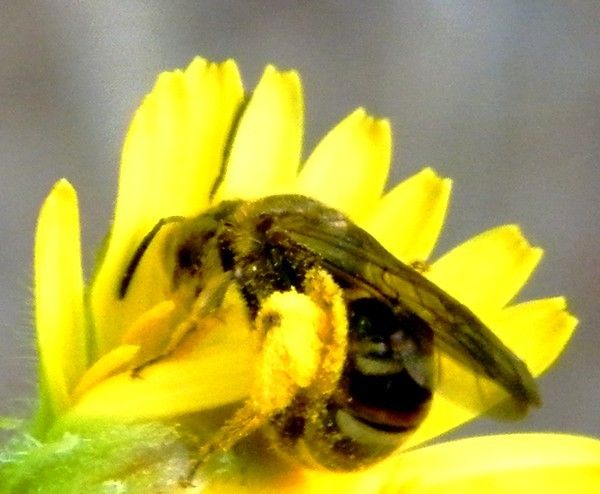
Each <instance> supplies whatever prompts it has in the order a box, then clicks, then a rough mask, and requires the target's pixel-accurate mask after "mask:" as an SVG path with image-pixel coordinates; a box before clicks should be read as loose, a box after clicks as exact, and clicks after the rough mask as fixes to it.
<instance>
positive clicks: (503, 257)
mask: <svg viewBox="0 0 600 494" xmlns="http://www.w3.org/2000/svg"><path fill="white" fill-rule="evenodd" d="M302 138H303V99H302V89H301V84H300V80H299V76H298V74H297V73H296V72H294V71H290V72H280V71H278V70H277V69H275V68H274V67H272V66H269V67H267V68H266V70H265V72H264V74H263V76H262V78H261V80H260V82H259V83H258V85H257V87H256V88H255V90H254V91H253V93H252V94H251V95H245V93H244V89H243V86H242V83H241V79H240V76H239V73H238V69H237V67H236V65H235V63H234V62H233V61H227V62H224V63H221V64H214V63H209V62H207V61H205V60H202V59H199V58H197V59H195V60H194V61H193V62H192V63H191V64H190V66H189V67H188V68H187V69H186V70H185V71H174V72H168V73H163V74H161V75H160V77H159V78H158V81H157V83H156V86H155V87H154V89H153V90H152V92H151V93H150V94H149V95H148V96H147V97H146V98H145V99H144V101H143V103H142V105H141V106H140V108H139V109H138V111H137V113H136V115H135V117H134V119H133V122H132V124H131V127H130V129H129V132H128V134H127V138H126V140H125V144H124V148H123V154H122V162H121V172H120V179H119V190H118V195H117V201H116V206H115V214H114V221H113V224H112V227H111V230H110V235H109V236H108V239H107V241H106V245H104V247H103V249H102V252H101V255H100V256H99V261H98V265H97V266H96V271H95V274H94V277H93V279H92V281H91V283H90V284H89V285H88V286H86V285H85V284H84V282H83V277H82V270H81V254H80V242H79V218H78V206H77V198H76V194H75V191H74V190H73V188H72V187H71V186H70V185H69V183H68V182H67V181H66V180H61V181H59V182H58V183H57V184H56V185H55V187H54V188H53V190H52V191H51V193H50V195H49V197H48V198H47V199H46V201H45V203H44V205H43V207H42V210H41V213H40V217H39V223H38V228H37V234H36V242H35V315H36V328H37V340H38V347H39V354H40V382H41V406H40V411H39V413H38V417H37V424H36V430H37V431H38V435H40V436H43V434H44V432H43V431H47V430H50V429H52V428H53V427H55V428H56V427H57V424H59V425H60V427H59V428H60V429H61V430H63V431H64V430H67V431H68V430H69V429H70V428H72V427H75V424H80V423H81V422H85V421H86V420H90V421H91V420H98V419H100V420H109V421H112V422H114V423H138V424H139V423H141V422H142V423H143V422H152V421H158V420H160V421H163V420H167V421H172V422H185V421H186V419H185V417H186V416H191V414H198V413H201V414H202V413H203V414H204V415H201V416H202V417H204V418H202V419H194V420H198V421H202V420H205V421H206V424H205V425H204V427H205V428H208V429H209V432H208V433H207V432H206V430H203V432H202V434H204V436H203V437H205V436H206V435H207V434H208V435H210V434H211V432H210V430H211V429H210V427H211V424H213V423H214V422H211V420H213V421H214V417H213V418H206V417H211V416H210V415H209V412H210V411H212V410H215V409H216V410H219V413H220V414H221V415H222V414H229V415H231V413H232V412H231V407H228V406H229V405H232V404H237V403H240V402H243V400H244V399H246V398H248V396H249V394H250V393H255V394H253V395H252V396H258V394H260V393H262V394H260V396H261V397H262V398H261V400H263V401H262V402H261V403H263V404H264V403H267V402H268V403H270V405H269V406H266V405H265V407H266V408H265V409H264V410H270V409H275V408H276V407H277V406H279V405H277V403H279V402H280V401H281V400H283V402H284V403H285V402H286V400H288V399H289V396H288V395H286V394H285V393H283V392H280V391H279V388H278V386H279V385H282V384H281V383H282V382H283V381H285V379H286V378H288V377H289V376H288V375H284V376H283V377H281V378H279V377H277V378H274V377H273V375H271V374H272V373H270V372H267V373H266V374H265V375H264V376H263V377H264V379H263V380H260V379H259V378H257V377H256V376H257V375H258V374H257V373H256V372H255V369H256V367H257V365H266V366H267V368H268V369H271V370H272V367H273V366H274V365H275V364H269V363H268V362H267V364H265V362H266V361H268V358H267V357H265V356H264V355H261V349H260V347H257V346H256V341H255V336H254V335H253V331H251V328H250V326H251V323H250V322H249V320H248V316H247V313H246V310H245V307H244V304H243V303H241V302H240V300H239V299H238V298H236V294H235V293H230V292H229V291H228V292H227V294H226V295H225V296H224V298H223V300H222V301H221V302H222V303H219V304H218V305H219V310H218V312H219V314H218V317H215V316H214V314H212V313H211V314H210V317H209V316H206V317H204V316H203V313H202V312H201V311H198V313H197V314H195V315H194V314H192V315H190V312H189V310H193V309H194V308H197V307H198V305H200V306H202V304H205V305H206V304H210V303H211V301H210V300H202V294H201V295H200V296H199V299H200V300H201V301H200V302H197V301H194V303H195V305H192V306H191V308H190V305H186V303H184V302H183V301H182V300H183V299H182V298H181V295H180V294H174V293H173V291H172V274H173V273H172V272H169V269H168V268H166V267H165V259H164V256H163V254H162V253H163V249H164V246H165V245H166V244H167V243H168V241H169V233H170V232H171V230H170V227H169V225H167V226H165V227H164V228H162V229H160V231H159V232H158V234H157V235H156V237H154V238H153V239H152V240H151V241H150V243H149V244H148V248H147V250H146V251H145V252H143V256H142V257H141V258H140V260H139V264H137V265H135V270H134V271H132V272H131V273H129V274H126V273H127V272H128V271H127V270H128V266H129V267H131V259H132V258H133V257H134V255H135V254H136V251H138V248H139V246H140V244H141V243H142V242H144V239H148V240H149V237H147V235H148V233H149V232H150V231H151V230H152V229H153V228H154V227H155V225H157V223H158V222H159V220H161V219H163V218H168V217H174V216H177V217H186V218H193V217H196V216H198V215H199V214H201V213H202V212H203V211H205V210H206V209H207V208H209V207H211V206H214V205H216V204H219V203H220V202H221V201H224V200H228V199H257V198H260V197H264V196H269V195H274V194H282V193H295V194H302V195H305V196H309V197H312V198H315V199H317V200H319V201H321V202H323V203H325V204H327V205H329V206H331V207H333V208H336V209H338V210H339V211H341V212H343V213H345V214H346V215H347V216H348V217H349V218H350V219H352V220H353V221H354V222H355V223H356V224H357V225H359V226H360V227H362V228H363V229H365V230H366V231H367V232H369V233H371V234H372V235H373V236H374V237H375V238H376V239H377V240H378V241H379V242H380V243H381V244H382V245H383V246H384V247H385V248H386V249H387V250H388V251H389V252H391V253H392V254H393V255H395V256H396V257H397V258H399V259H400V260H402V261H403V262H405V263H407V264H410V263H420V264H421V265H424V264H423V263H427V264H426V266H427V269H426V270H425V275H426V276H427V277H428V278H429V279H430V280H431V281H433V282H434V283H435V284H436V285H438V286H439V287H440V288H442V289H443V290H444V291H446V292H447V293H448V294H450V295H452V296H453V297H454V298H456V299H457V300H459V301H460V302H461V303H462V304H464V305H466V306H468V307H469V308H470V309H471V310H472V311H473V312H474V313H475V314H476V315H477V316H478V317H479V318H480V319H481V320H482V321H484V322H485V323H486V324H487V325H488V326H489V327H490V328H491V329H492V330H493V331H494V332H495V333H496V335H498V336H499V337H500V338H501V340H502V341H503V342H504V343H505V344H506V345H507V346H508V347H509V348H510V349H511V350H512V351H513V352H514V353H515V354H516V355H518V356H519V357H520V358H521V359H522V360H524V361H525V362H526V363H527V366H528V367H529V369H530V371H531V372H532V374H534V375H536V376H537V375H539V374H540V373H542V372H543V371H544V370H545V369H547V368H548V367H549V366H550V365H551V364H552V363H553V362H554V360H555V359H556V358H557V356H558V355H559V354H560V352H561V351H562V349H563V347H564V346H565V344H566V343H567V341H568V340H569V338H570V336H571V334H572V332H573V330H574V328H575V326H576V323H577V321H576V319H575V318H574V317H572V316H571V315H570V314H569V313H568V312H567V311H566V310H565V300H564V299H563V298H562V297H555V298H547V299H540V300H533V301H529V302H525V303H519V304H517V305H508V304H509V303H510V301H511V300H512V299H513V298H514V297H515V295H516V294H517V293H518V291H519V290H520V289H521V287H522V286H523V285H524V284H525V282H526V281H527V279H528V277H529V276H530V274H531V273H532V272H533V270H534V269H535V267H536V265H537V263H538V261H539V260H540V258H541V253H542V252H541V250H540V249H539V248H535V247H532V246H530V245H529V244H528V242H527V241H526V240H525V239H524V237H523V236H522V234H521V232H520V230H519V228H518V227H516V226H513V225H507V226H500V227H496V228H493V229H491V230H488V231H486V232H484V233H482V234H480V235H478V236H476V237H474V238H472V239H470V240H468V241H466V242H465V243H464V244H462V245H460V246H458V247H456V248H455V249H453V250H452V251H450V252H449V253H447V254H445V255H444V256H442V257H441V258H439V259H436V260H434V261H430V260H429V256H430V254H431V252H432V250H433V248H434V246H435V243H436V241H437V238H438V236H439V233H440V231H441V228H442V224H443V221H444V217H445V214H446V209H447V205H448V200H449V196H450V186H451V182H450V180H449V179H446V178H441V177H439V176H438V175H437V174H436V173H435V172H434V171H433V170H432V169H429V168H426V169H424V170H423V171H421V172H420V173H418V174H416V175H414V176H412V177H410V178H408V179H407V180H405V181H404V182H402V183H400V184H398V185H397V186H396V187H394V188H393V189H392V190H391V191H389V192H387V193H384V185H385V181H386V178H387V173H388V170H389V166H390V160H391V133H390V126H389V123H388V121H387V120H381V119H377V118H374V117H371V116H369V115H368V114H367V113H366V112H365V111H364V110H363V109H358V110H356V111H355V112H353V113H352V114H350V115H349V116H348V117H346V118H345V119H344V120H343V121H342V122H340V123H339V124H338V125H337V126H336V127H334V128H333V129H332V130H331V131H330V132H329V133H328V134H327V135H326V136H325V137H324V139H323V140H322V141H321V142H320V143H319V145H318V146H317V147H316V149H315V150H314V151H313V152H312V153H311V154H310V156H309V157H308V159H307V160H306V161H305V162H304V163H301V152H302ZM415 265H417V264H415ZM127 276H129V277H130V280H128V281H130V283H129V285H128V286H127V290H126V296H123V295H124V294H123V293H120V287H121V288H122V285H123V280H124V278H126V277H127ZM302 296H303V295H302V294H295V293H294V294H290V296H289V297H287V298H285V297H284V298H285V301H282V302H278V301H277V300H274V301H272V303H273V304H275V305H276V307H279V308H283V311H284V312H285V314H286V315H287V316H290V315H292V316H293V317H291V316H290V317H288V319H289V320H290V321H291V322H290V323H289V324H290V325H292V326H293V325H294V324H297V325H305V326H303V327H310V326H311V325H312V324H315V323H314V321H315V320H316V319H314V317H319V314H320V312H319V310H318V308H317V309H315V308H314V306H315V303H314V299H311V300H304V299H302ZM338 298H339V297H338ZM185 300H188V299H185ZM332 300H334V301H336V300H338V299H336V295H335V294H333V295H332ZM277 304H279V305H277ZM303 304H304V305H303ZM341 310H342V311H343V308H342V309H341ZM311 311H313V312H311ZM296 315H297V317H296ZM313 316H314V317H313ZM338 316H339V314H338ZM331 317H332V320H334V321H335V320H336V319H335V316H334V315H332V316H331ZM311 318H312V319H311ZM190 320H191V321H192V322H193V325H194V329H195V330H196V331H193V334H190V333H192V332H190V331H189V330H188V329H186V323H189V322H190ZM286 324H287V323H286ZM340 324H341V323H340ZM309 331H310V330H309ZM273 334H275V332H274V333H273ZM290 334H291V333H289V332H288V333H285V332H283V333H282V335H283V336H282V337H281V338H283V339H285V338H287V337H288V336H289V335H290ZM274 337H275V336H274ZM317 343H318V342H317ZM277 345H279V346H271V347H269V348H282V346H281V345H283V347H284V348H288V349H289V348H304V347H306V350H301V349H298V350H297V353H298V355H292V356H289V355H288V356H287V357H286V358H288V357H289V359H290V360H291V361H292V362H293V364H294V365H297V367H298V368H297V369H296V370H294V371H289V372H288V371H285V372H284V374H286V372H287V373H288V374H289V373H293V378H294V379H295V380H298V381H301V380H302V379H304V378H305V377H306V376H308V378H310V377H311V376H314V375H315V372H316V371H315V370H314V366H315V365H319V363H318V362H317V363H315V361H314V360H311V358H310V355H311V352H313V351H314V349H311V348H309V347H310V346H311V345H312V343H311V342H306V341H304V340H302V341H293V342H289V341H288V342H285V343H281V342H278V343H277ZM157 357H158V358H157ZM259 358H263V361H262V363H261V364H258V363H257V362H258V360H259ZM273 358H274V359H275V361H276V362H277V363H280V362H281V360H277V359H281V358H282V357H281V355H275V356H274V357H273ZM151 359H156V361H153V363H152V364H151V365H146V364H145V363H147V362H148V361H149V360H151ZM140 365H144V367H143V369H142V371H141V372H142V375H141V376H140V377H139V378H135V377H134V376H132V369H134V368H136V367H137V366H140ZM269 366H270V367H269ZM311 366H313V367H311ZM440 366H441V370H440V373H441V374H442V375H444V376H449V379H448V380H447V384H442V386H457V385H461V386H462V385H464V386H465V387H466V388H465V391H464V393H468V392H469V389H470V388H468V386H476V385H477V383H476V382H475V380H473V381H472V382H470V381H469V380H468V379H467V378H466V374H465V372H464V370H462V369H461V368H459V367H458V366H456V365H455V364H453V363H452V361H450V360H449V359H442V360H441V362H440ZM257 379H258V381H257ZM261 379H262V378H261ZM282 380H283V381H282ZM257 382H259V384H258V385H257ZM267 382H268V383H269V384H275V389H274V390H271V388H269V385H268V384H266V383H267ZM282 386H283V385H282ZM267 391H269V392H270V394H269V395H268V397H267V396H266V394H265V393H266V392H267ZM271 391H272V392H271ZM287 392H289V393H292V392H293V390H292V391H289V390H288V391H287ZM474 392H475V391H474ZM281 393H283V394H281ZM498 399H499V398H498ZM269 407H271V408H269ZM259 408H260V407H259ZM264 410H263V411H264ZM207 414H208V415H207ZM476 414H477V412H476V411H475V410H474V409H471V408H469V407H463V406H461V405H460V404H459V403H455V402H454V401H451V400H450V399H448V398H447V395H446V394H444V393H435V395H434V398H433V403H432V407H431V411H430V413H429V415H428V416H427V418H426V419H425V421H424V422H423V423H422V425H421V426H420V427H419V428H418V429H417V431H416V433H415V434H414V435H412V436H411V438H410V439H409V440H408V442H407V443H406V444H405V445H404V446H403V448H404V449H407V448H409V447H413V446H416V445H418V444H420V443H422V442H424V441H427V440H429V439H431V438H434V437H436V436H439V435H440V434H442V433H444V432H446V431H448V430H450V429H452V428H455V427H457V426H458V425H460V424H462V423H465V422H467V421H469V420H471V419H472V418H474V416H476ZM194 416H196V415H194ZM188 422H189V421H188ZM259 425H260V424H259ZM199 427H200V428H202V427H203V425H202V424H201V425H200V426H199ZM213 432H214V431H213ZM259 444H260V443H259ZM266 450H267V452H265V451H262V450H261V453H259V454H260V455H263V454H264V455H265V456H260V458H259V461H256V453H248V454H247V455H246V456H244V457H243V458H242V459H241V460H239V462H241V463H237V464H236V465H237V466H236V467H235V468H233V469H231V470H227V473H226V474H225V475H220V476H219V475H216V474H215V479H209V480H207V479H202V478H200V479H197V482H200V483H201V484H202V486H201V487H202V488H204V487H206V485H207V484H205V482H211V483H210V484H209V485H210V486H211V488H212V490H211V491H210V492H221V491H223V492H241V491H242V490H243V489H245V490H246V491H255V492H258V491H260V492H271V491H273V492H275V491H277V492H280V493H281V492H301V491H302V492H316V491H319V490H323V491H324V490H325V489H327V488H335V489H336V490H341V491H344V492H419V493H421V492H442V491H444V492H448V491H452V490H459V489H460V491H461V492H464V491H465V489H467V487H466V486H467V485H470V486H471V488H472V489H473V492H476V491H477V492H480V491H485V492H500V489H502V491H503V492H504V491H507V490H508V489H516V488H517V487H518V488H520V489H521V490H523V491H524V489H525V488H526V487H528V486H532V485H535V486H536V489H545V490H546V492H566V491H567V489H569V492H570V491H572V490H573V489H575V490H579V491H582V490H585V488H588V489H589V487H590V486H591V485H592V484H593V483H596V484H597V483H598V482H599V481H600V472H599V468H600V445H599V444H598V442H596V441H594V440H592V439H585V438H575V437H571V436H561V435H514V436H505V437H488V438H476V439H470V440H465V441H461V442H456V443H448V444H444V445H438V446H433V447H427V448H423V449H417V450H413V451H410V452H406V453H403V454H394V455H392V457H390V458H389V459H387V460H384V461H383V462H381V463H379V464H377V465H376V466H374V467H371V468H368V469H366V470H364V471H361V472H351V473H343V474H340V473H330V472H322V471H315V470H308V469H304V468H301V467H299V466H294V465H292V466H290V465H288V464H287V463H284V462H280V460H278V459H277V458H275V457H274V456H273V455H272V454H271V453H270V452H268V450H269V448H268V447H267V448H266ZM191 454H192V456H193V453H191ZM266 455H268V459H267V456H266ZM244 462H246V463H244ZM240 464H242V466H240ZM244 465H245V466H246V468H244ZM542 486H543V487H542ZM576 486H580V489H579V488H578V487H576ZM552 489H554V490H552ZM202 492H205V491H204V490H203V491H202Z"/></svg>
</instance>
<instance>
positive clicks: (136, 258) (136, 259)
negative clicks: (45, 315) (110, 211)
mask: <svg viewBox="0 0 600 494" xmlns="http://www.w3.org/2000/svg"><path fill="white" fill-rule="evenodd" d="M184 219H185V217H183V216H166V217H164V218H161V219H160V220H158V221H157V222H156V225H154V226H153V227H152V230H150V231H149V232H148V233H146V235H145V236H144V238H143V239H142V241H141V242H140V245H138V247H137V249H136V250H135V252H134V253H133V257H132V258H131V260H130V261H129V264H127V268H126V269H125V274H124V275H123V277H122V278H121V283H119V293H118V298H119V300H122V299H124V298H125V295H127V290H128V289H129V285H130V284H131V280H132V278H133V275H134V273H135V270H136V269H137V267H138V264H139V263H140V261H141V260H142V256H143V255H144V254H145V252H146V250H148V247H149V245H150V242H152V240H153V239H154V237H156V235H157V234H158V232H159V231H160V230H161V228H162V227H163V226H165V225H168V224H169V223H174V222H176V221H183V220H184Z"/></svg>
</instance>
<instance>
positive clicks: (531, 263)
mask: <svg viewBox="0 0 600 494" xmlns="http://www.w3.org/2000/svg"><path fill="white" fill-rule="evenodd" d="M541 257H542V250H541V249H540V248H537V247H531V246H530V245H529V243H528V242H527V240H526V239H525V238H524V237H523V235H522V233H521V230H520V229H519V227H517V226H515V225H504V226H500V227H496V228H493V229H491V230H487V231H486V232H483V233H481V234H479V235H477V236H476V237H473V238H471V239H470V240H467V241H466V242H465V243H463V244H461V245H459V246H458V247H456V248H454V249H453V250H451V251H450V252H448V253H447V254H445V255H444V256H443V257H441V258H440V259H438V260H437V261H435V262H434V263H433V264H432V265H431V268H430V270H429V271H427V273H426V276H427V277H428V278H429V279H430V280H431V281H433V282H434V283H435V284H436V285H438V286H439V287H440V288H442V290H445V291H446V292H448V293H449V294H450V295H452V296H453V297H455V298H456V299H457V300H459V301H460V302H461V303H462V304H464V305H466V306H467V307H469V308H470V309H471V310H473V311H474V312H475V313H476V314H478V315H479V316H482V315H483V314H486V313H488V312H494V311H496V310H498V309H500V308H502V307H504V305H506V304H507V303H508V302H509V301H510V300H511V299H512V298H513V297H514V296H515V295H516V294H517V293H518V292H519V290H520V289H521V287H522V286H523V285H524V284H525V282H526V281H527V279H528V278H529V276H530V275H531V273H532V272H533V270H534V269H535V267H536V266H537V264H538V262H539V261H540V259H541Z"/></svg>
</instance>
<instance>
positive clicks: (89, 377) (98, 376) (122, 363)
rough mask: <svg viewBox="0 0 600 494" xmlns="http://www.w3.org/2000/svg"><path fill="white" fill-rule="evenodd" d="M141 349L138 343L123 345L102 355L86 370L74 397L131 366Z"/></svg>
mask: <svg viewBox="0 0 600 494" xmlns="http://www.w3.org/2000/svg"><path fill="white" fill-rule="evenodd" d="M139 351H140V347H139V346H138V345H121V346H118V347H116V348H113V349H112V350H111V351H110V352H108V353H105V354H104V355H102V357H100V358H99V359H98V360H96V361H95V362H94V363H93V364H92V366H91V367H90V368H89V369H88V370H87V371H86V372H85V374H84V375H83V377H82V378H81V380H80V381H79V384H77V386H76V388H75V389H74V390H73V398H74V399H75V400H77V399H78V398H79V397H80V396H81V395H82V394H83V393H85V392H86V391H87V390H88V389H90V388H92V387H94V386H96V385H97V384H98V383H99V382H101V381H103V380H104V379H108V377H110V376H113V375H115V374H118V373H119V372H123V370H124V369H127V368H130V366H131V363H132V361H133V359H134V358H135V357H136V356H137V354H138V353H139Z"/></svg>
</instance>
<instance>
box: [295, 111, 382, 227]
mask: <svg viewBox="0 0 600 494" xmlns="http://www.w3.org/2000/svg"><path fill="white" fill-rule="evenodd" d="M391 152H392V137H391V131H390V124H389V121H388V120H382V119H376V118H373V117H371V116H369V115H367V114H366V112H365V110H364V109H362V108H359V109H357V110H356V111H354V112H353V113H351V114H350V115H349V116H347V117H346V118H345V119H344V120H342V121H341V122H340V123H339V124H338V125H337V126H336V127H334V128H333V129H332V130H331V131H330V132H329V133H328V134H327V135H326V136H325V137H324V138H323V140H322V141H321V142H320V143H319V144H318V145H317V147H316V148H315V150H314V151H313V153H312V154H311V155H310V157H309V158H308V160H307V161H306V164H305V165H304V167H303V168H302V171H301V172H300V175H299V176H298V183H297V192H298V193H299V194H303V195H306V196H309V197H313V198H315V199H318V200H320V201H322V202H324V203H325V204H327V205H329V206H331V207H333V208H336V209H338V210H340V211H343V212H344V213H346V214H347V215H348V216H350V218H352V219H353V220H355V221H359V222H360V220H361V218H363V217H365V216H366V215H367V214H368V213H369V212H370V210H371V208H373V206H374V205H375V203H376V202H377V200H378V199H379V198H380V196H381V193H382V191H383V186H384V185H385V181H386V178H387V174H388V171H389V167H390V159H391Z"/></svg>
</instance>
